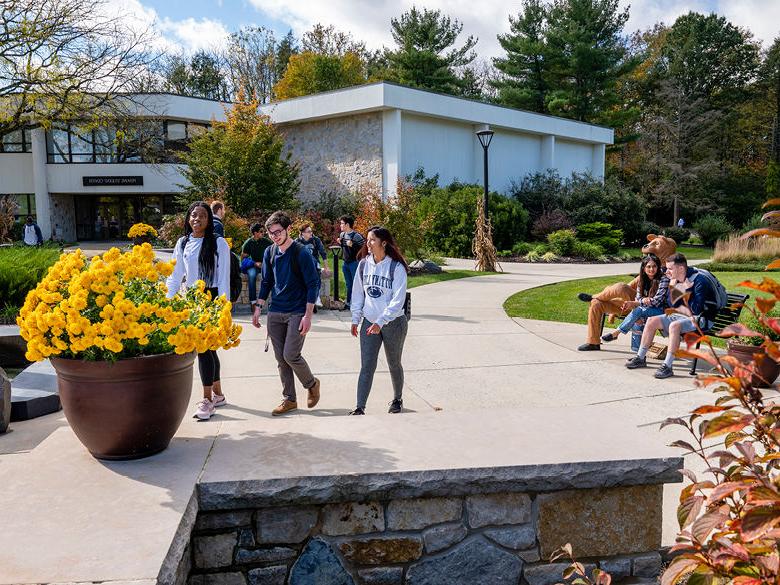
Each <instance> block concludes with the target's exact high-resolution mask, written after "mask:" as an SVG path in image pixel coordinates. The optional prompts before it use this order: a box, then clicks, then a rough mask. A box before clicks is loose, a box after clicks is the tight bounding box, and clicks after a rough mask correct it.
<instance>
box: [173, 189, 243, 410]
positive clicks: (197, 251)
mask: <svg viewBox="0 0 780 585" xmlns="http://www.w3.org/2000/svg"><path fill="white" fill-rule="evenodd" d="M173 258H174V260H176V265H175V266H174V268H173V274H171V275H170V276H169V277H168V280H167V281H166V285H167V286H168V298H172V297H173V296H174V295H175V294H176V293H177V292H179V289H180V288H181V285H182V281H184V286H185V287H186V288H190V287H192V286H195V283H197V282H198V280H202V281H204V282H205V283H206V289H207V290H208V291H209V292H210V293H211V297H212V298H216V297H217V296H220V295H225V297H227V298H228V299H229V298H230V248H229V247H228V244H227V242H226V241H225V238H221V237H218V236H216V235H215V234H214V217H213V215H212V213H211V208H210V207H209V206H208V204H207V203H205V202H203V201H196V202H195V203H193V204H192V205H190V208H189V210H188V211H187V215H186V217H185V218H184V236H183V237H181V238H179V241H178V242H176V247H175V248H174V249H173ZM198 369H199V370H200V380H201V383H202V384H203V400H201V401H200V402H198V405H197V408H196V410H195V414H194V415H193V416H194V417H195V418H197V419H200V420H208V419H209V418H211V415H213V414H214V408H215V407H217V406H222V405H223V404H226V400H225V396H224V395H223V394H222V386H221V383H220V376H219V358H218V357H217V352H216V351H213V350H207V351H205V352H203V353H199V354H198Z"/></svg>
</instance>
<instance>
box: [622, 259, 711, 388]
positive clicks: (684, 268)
mask: <svg viewBox="0 0 780 585" xmlns="http://www.w3.org/2000/svg"><path fill="white" fill-rule="evenodd" d="M666 275H667V276H668V277H669V306H670V307H672V308H674V310H675V312H674V313H672V314H670V315H656V316H654V317H650V318H649V319H648V320H647V323H645V329H644V331H643V332H642V342H641V344H640V346H639V351H638V352H637V354H636V355H635V356H634V357H632V358H631V359H630V360H628V362H626V367H627V368H628V369H630V370H633V369H636V368H644V367H647V352H648V350H649V349H650V345H651V344H652V343H653V338H654V337H655V333H656V331H658V330H661V331H663V333H664V335H666V336H668V337H669V349H668V352H667V354H666V360H664V363H663V364H662V365H661V367H660V368H658V370H657V371H656V372H655V377H656V378H658V379H663V378H669V377H671V376H674V370H672V363H673V362H674V354H675V353H676V352H677V350H678V349H679V347H680V336H681V335H683V334H685V333H689V332H691V331H696V330H697V327H699V328H701V329H702V330H703V331H706V330H708V329H709V328H710V327H712V321H711V318H712V316H711V315H710V316H707V315H704V313H705V309H706V308H707V305H708V304H711V301H712V298H713V297H714V296H715V294H716V293H715V291H713V290H712V287H711V286H710V284H709V281H708V280H707V278H706V277H705V276H704V274H702V273H700V272H699V271H698V270H696V269H695V268H689V267H688V260H687V259H686V258H685V256H684V255H682V254H679V253H677V254H673V255H672V256H670V257H669V258H667V260H666ZM686 293H690V296H689V297H688V304H687V306H685V294H686ZM708 301H710V303H708Z"/></svg>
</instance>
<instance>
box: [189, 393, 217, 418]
mask: <svg viewBox="0 0 780 585" xmlns="http://www.w3.org/2000/svg"><path fill="white" fill-rule="evenodd" d="M197 406H198V408H197V409H196V410H195V414H193V415H192V417H193V418H197V419H198V420H209V419H210V418H211V415H212V414H214V403H213V402H212V401H211V400H209V399H208V398H204V399H203V400H201V401H200V402H198V405H197Z"/></svg>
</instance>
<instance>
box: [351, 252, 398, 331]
mask: <svg viewBox="0 0 780 585" xmlns="http://www.w3.org/2000/svg"><path fill="white" fill-rule="evenodd" d="M392 264H393V259H392V258H390V256H385V257H384V259H383V260H382V261H381V262H379V263H376V262H374V257H373V256H372V255H370V254H369V255H368V256H366V258H364V259H363V260H361V261H360V263H359V264H358V269H357V270H356V271H355V281H354V283H353V284H352V304H351V307H352V324H353V325H359V324H360V320H361V319H368V321H369V323H376V324H377V325H379V326H380V327H383V326H385V325H387V324H388V323H389V322H390V321H392V320H393V319H397V318H398V317H401V316H402V315H403V314H404V301H405V300H406V268H404V265H403V264H401V263H400V262H396V263H395V264H396V265H395V274H394V275H393V282H392V288H391V287H390V266H391V265H392ZM361 270H362V272H363V277H362V278H361V274H360V272H361Z"/></svg>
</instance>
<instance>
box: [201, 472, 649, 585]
mask: <svg viewBox="0 0 780 585" xmlns="http://www.w3.org/2000/svg"><path fill="white" fill-rule="evenodd" d="M661 489H662V487H661V486H631V487H615V488H608V489H583V490H568V491H561V492H551V493H543V494H535V493H497V494H481V495H469V496H462V497H435V498H409V499H394V500H389V501H380V500H376V499H373V500H372V499H367V500H366V501H361V502H334V503H328V504H316V505H302V506H289V505H285V506H279V507H264V508H259V509H241V510H229V511H228V510H225V511H218V512H207V513H200V514H199V516H198V518H197V521H196V524H195V528H194V531H193V535H192V541H191V542H192V546H191V547H190V551H191V552H190V554H191V555H192V559H191V561H192V562H191V566H192V571H191V573H190V577H189V585H212V584H217V583H220V584H222V583H226V584H228V585H439V584H440V585H481V584H484V585H553V584H555V583H559V582H561V581H562V580H563V579H562V572H563V569H565V568H566V566H567V565H566V564H565V563H562V562H558V563H553V564H550V563H548V562H547V559H548V558H549V552H550V551H549V550H548V549H550V548H553V549H557V548H559V547H560V546H561V545H563V544H565V543H566V542H572V543H573V547H574V553H575V555H576V556H577V559H578V560H579V561H581V562H583V563H584V564H585V566H586V568H587V569H588V571H590V570H591V569H592V568H593V567H596V566H597V564H598V566H600V567H601V568H602V569H604V570H607V571H608V572H610V573H611V574H612V575H613V581H620V580H621V579H631V580H648V579H653V578H655V577H657V575H658V574H659V572H660V570H661V567H662V557H661V555H660V554H659V552H658V550H659V548H660V526H661V520H660V505H661V501H660V499H659V494H660V490H661ZM654 505H657V506H658V509H657V511H655V510H653V509H652V508H653V506H654ZM656 532H658V535H657V538H656ZM593 533H596V535H595V536H594V535H593ZM583 534H584V535H585V536H584V537H583V536H582V535H583ZM637 535H639V536H637ZM623 539H628V541H627V542H628V543H629V545H628V546H627V545H626V543H625V541H624V540H623ZM641 546H646V547H647V548H644V549H642V548H641ZM627 548H628V549H630V552H626V551H627ZM594 551H595V553H594Z"/></svg>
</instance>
